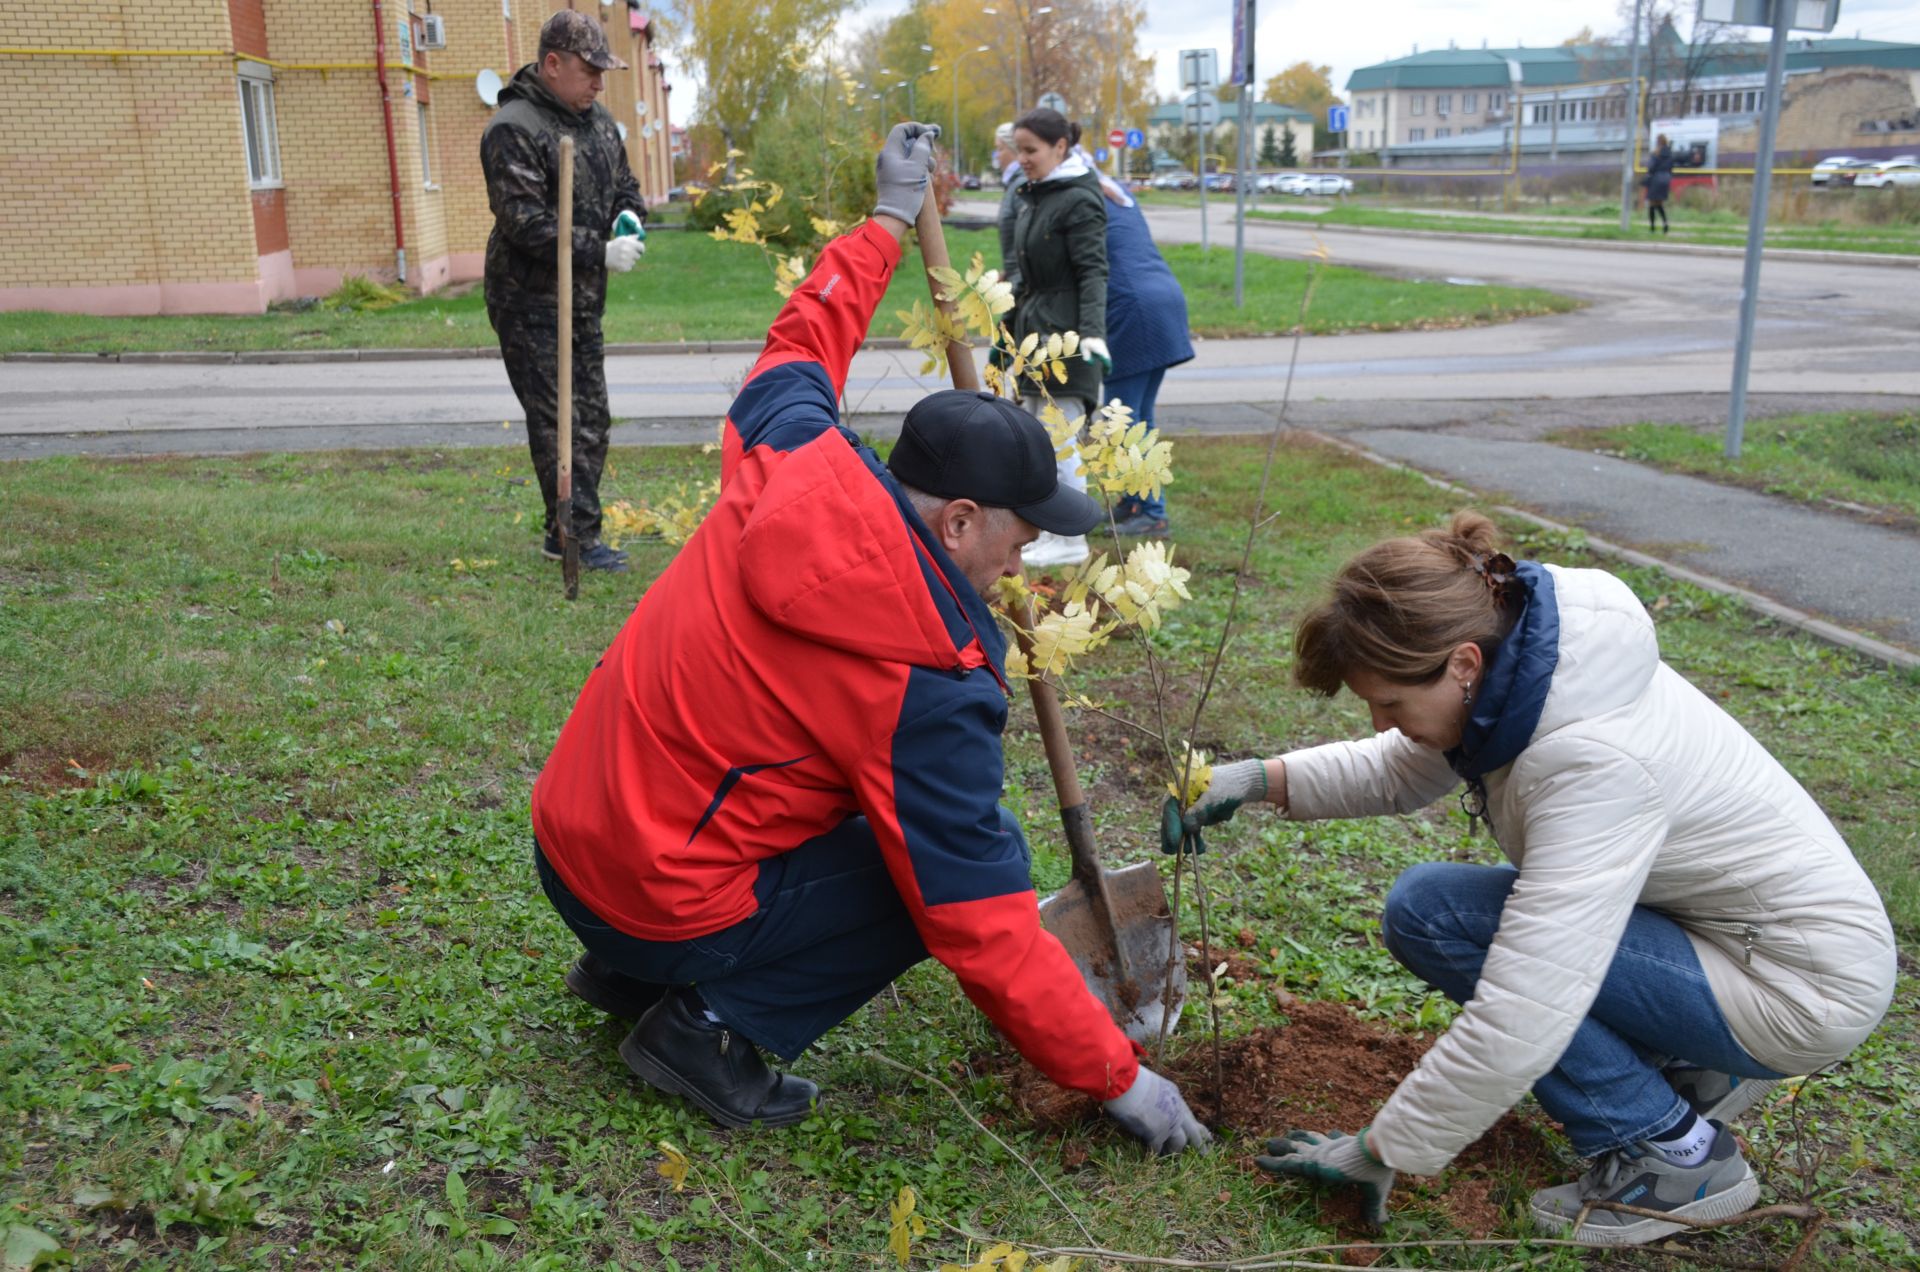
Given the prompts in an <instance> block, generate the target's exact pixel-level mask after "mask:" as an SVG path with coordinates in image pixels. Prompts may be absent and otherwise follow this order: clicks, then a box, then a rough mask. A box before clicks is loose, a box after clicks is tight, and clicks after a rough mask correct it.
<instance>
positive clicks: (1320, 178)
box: [1286, 172, 1353, 195]
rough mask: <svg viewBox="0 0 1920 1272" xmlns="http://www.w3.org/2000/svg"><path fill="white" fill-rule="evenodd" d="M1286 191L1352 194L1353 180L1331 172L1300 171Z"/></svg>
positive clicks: (1295, 192) (1289, 192) (1303, 193)
mask: <svg viewBox="0 0 1920 1272" xmlns="http://www.w3.org/2000/svg"><path fill="white" fill-rule="evenodd" d="M1286 192H1287V193H1288V194H1300V195H1307V194H1352V193H1353V182H1351V181H1349V180H1347V179H1346V178H1345V177H1341V176H1335V175H1334V174H1333V173H1331V172H1308V173H1302V174H1301V175H1300V177H1299V180H1298V182H1297V183H1295V184H1294V185H1292V186H1289V187H1288V189H1287V191H1286Z"/></svg>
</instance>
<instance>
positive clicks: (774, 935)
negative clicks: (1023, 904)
mask: <svg viewBox="0 0 1920 1272" xmlns="http://www.w3.org/2000/svg"><path fill="white" fill-rule="evenodd" d="M1000 823H1001V825H1002V826H1004V827H1006V828H1007V829H1008V830H1009V831H1010V832H1012V834H1013V835H1014V837H1015V839H1016V840H1018V841H1019V843H1020V846H1021V849H1022V850H1023V851H1025V850H1026V842H1027V841H1026V838H1025V836H1023V835H1022V834H1021V832H1020V825H1019V823H1018V822H1017V821H1016V820H1015V819H1014V816H1013V814H1012V813H1010V812H1008V811H1007V810H1006V809H1004V808H1003V809H1001V810H1000ZM534 861H535V863H536V865H537V866H538V868H539V871H540V885H541V887H542V888H544V889H545V890H546V894H547V899H548V900H549V901H551V902H552V903H553V908H554V909H556V910H558V911H559V912H560V917H561V919H563V920H564V921H565V922H566V925H567V926H568V927H569V928H572V929H573V934H574V935H575V936H577V937H579V938H580V943H581V944H582V945H584V946H586V947H587V951H588V952H589V953H591V954H592V955H593V956H594V957H595V958H597V959H599V960H600V961H601V962H602V963H605V964H606V965H607V966H608V967H610V968H612V969H613V970H615V971H617V972H619V973H620V974H622V975H624V976H630V977H632V978H634V979H635V980H640V981H646V982H648V983H650V984H655V985H694V986H697V987H698V988H699V991H700V997H701V998H703V999H705V1000H706V1003H707V1006H708V1007H709V1008H710V1009H711V1010H712V1011H713V1014H714V1015H716V1016H718V1017H720V1019H722V1020H724V1021H725V1022H726V1023H727V1024H728V1025H729V1026H731V1027H732V1028H734V1029H737V1030H739V1031H740V1032H741V1033H743V1034H745V1035H746V1036H747V1037H748V1038H750V1039H752V1040H753V1041H754V1042H755V1043H757V1044H758V1045H760V1046H761V1047H763V1048H765V1049H766V1050H768V1051H771V1052H773V1053H774V1054H775V1055H777V1056H779V1057H780V1058H781V1059H783V1060H792V1059H793V1058H794V1057H795V1056H797V1055H799V1054H800V1053H801V1052H802V1051H805V1050H806V1049H807V1048H808V1047H809V1046H811V1045H812V1044H813V1043H814V1042H815V1041H817V1040H818V1039H819V1038H820V1037H821V1035H823V1034H825V1033H826V1032H827V1031H828V1030H829V1029H832V1028H833V1027H834V1026H835V1025H837V1024H839V1023H840V1022H841V1021H843V1020H845V1019H846V1018H847V1017H849V1016H851V1015H852V1014H853V1013H854V1012H856V1011H858V1010H859V1009H860V1008H861V1007H862V1006H863V1005H864V1004H865V1003H866V1002H867V1001H868V1000H870V999H871V998H872V997H873V996H874V995H875V994H878V993H879V992H880V991H881V990H883V989H885V988H886V987H887V986H888V985H890V984H892V983H893V981H894V980H895V979H896V978H897V977H899V975H900V974H901V973H902V972H904V971H906V970H907V969H908V968H909V967H912V966H913V965H914V964H915V963H918V962H919V961H920V960H921V959H923V958H925V957H926V956H927V947H926V945H925V944H924V943H922V941H921V939H920V932H919V930H918V929H917V928H915V927H914V924H913V919H912V917H911V916H910V915H909V914H908V913H907V907H906V905H905V904H904V903H903V902H902V901H901V900H900V893H899V890H898V889H897V888H895V887H894V884H893V877H892V876H891V875H889V874H888V873H887V868H886V864H885V863H884V862H883V861H882V860H881V857H880V846H879V845H878V844H877V843H876V842H875V841H874V837H873V830H872V828H871V827H870V826H868V824H867V819H866V818H864V817H850V818H848V819H847V820H846V821H844V822H841V823H840V824H839V825H838V826H836V827H834V828H833V829H832V830H830V831H828V832H827V833H826V834H824V835H821V836H819V837H817V838H814V839H809V840H808V841H807V842H806V843H804V844H801V845H800V846H799V847H798V848H795V849H793V850H792V851H791V852H784V853H781V854H780V855H779V856H777V857H769V858H768V859H767V860H765V861H763V862H761V863H760V874H759V878H758V879H757V880H755V882H754V886H753V895H754V900H755V901H756V902H758V904H759V908H758V909H757V910H756V911H755V912H754V913H753V914H752V915H750V916H748V917H747V918H744V919H742V920H740V921H739V922H738V923H735V924H734V925H733V926H732V927H727V928H722V929H721V930H720V931H718V932H712V933H709V934H708V935H706V936H698V937H693V938H691V939H689V940H684V941H643V940H641V939H640V938H639V937H635V936H628V935H627V934H626V933H625V932H622V931H619V930H618V929H616V928H614V927H612V926H610V925H609V924H607V923H606V922H605V921H603V920H602V919H601V918H600V917H599V916H598V915H596V914H595V913H594V912H593V911H592V910H590V909H588V908H587V906H586V905H585V904H584V903H583V902H581V901H580V899H579V898H577V897H575V896H574V895H573V894H572V893H571V892H569V891H568V890H567V887H566V885H565V884H564V883H562V882H561V880H560V877H559V876H558V875H557V874H555V873H554V871H553V867H552V866H551V865H549V864H548V863H547V859H546V856H545V854H543V853H541V852H540V851H539V846H538V845H535V849H534Z"/></svg>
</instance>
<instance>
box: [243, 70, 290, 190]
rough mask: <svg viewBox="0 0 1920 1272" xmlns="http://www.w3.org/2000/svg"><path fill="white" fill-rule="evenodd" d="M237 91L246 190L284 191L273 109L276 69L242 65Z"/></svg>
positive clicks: (277, 121) (277, 131)
mask: <svg viewBox="0 0 1920 1272" xmlns="http://www.w3.org/2000/svg"><path fill="white" fill-rule="evenodd" d="M235 88H236V91H237V92H238V95H239V104H240V152H241V154H243V155H244V156H246V162H247V188H248V189H249V190H279V189H283V188H284V187H285V184H286V183H285V182H284V181H282V180H281V173H280V124H279V117H278V113H277V112H276V110H275V109H274V100H273V68H271V67H267V66H261V65H260V64H259V63H258V62H242V63H240V68H239V74H238V75H237V76H236V77H235ZM263 119H264V121H265V127H264V129H263V128H262V126H261V124H262V120H263Z"/></svg>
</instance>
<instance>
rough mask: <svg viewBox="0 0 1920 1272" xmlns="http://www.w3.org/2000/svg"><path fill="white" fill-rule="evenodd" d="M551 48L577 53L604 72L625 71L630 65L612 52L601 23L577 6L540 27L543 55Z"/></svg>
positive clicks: (555, 16) (564, 10) (561, 11)
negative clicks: (579, 9)
mask: <svg viewBox="0 0 1920 1272" xmlns="http://www.w3.org/2000/svg"><path fill="white" fill-rule="evenodd" d="M548 49H555V50H558V51H559V52H561V53H577V54H579V55H580V56H581V58H583V59H584V60H585V61H586V63H587V65H589V66H597V67H599V68H600V69H601V70H603V71H624V70H626V69H627V64H626V63H625V62H622V61H621V60H620V59H619V58H617V57H615V56H614V55H613V50H612V49H610V48H608V47H607V33H606V32H605V31H602V30H601V29H600V24H599V23H598V22H596V21H595V20H594V19H593V18H591V17H588V16H587V15H586V14H584V13H581V12H580V11H578V10H577V9H562V10H560V12H558V13H556V14H554V15H553V16H552V17H550V18H548V19H547V24H546V25H545V26H543V27H541V28H540V50H541V56H542V57H545V55H546V51H547V50H548Z"/></svg>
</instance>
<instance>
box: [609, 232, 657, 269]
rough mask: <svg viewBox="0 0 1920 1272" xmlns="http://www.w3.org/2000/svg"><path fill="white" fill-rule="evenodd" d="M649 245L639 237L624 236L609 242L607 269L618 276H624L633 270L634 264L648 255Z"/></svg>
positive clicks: (632, 235) (633, 235)
mask: <svg viewBox="0 0 1920 1272" xmlns="http://www.w3.org/2000/svg"><path fill="white" fill-rule="evenodd" d="M646 251H647V245H646V244H645V243H643V242H641V241H640V238H639V236H638V235H635V234H623V235H621V236H620V237H619V238H611V239H608V240H607V268H608V269H610V270H612V271H613V272H614V273H616V274H624V273H626V272H627V271H628V270H630V269H632V268H633V266H634V263H635V262H636V261H638V260H639V259H640V258H641V257H642V256H644V255H645V254H646Z"/></svg>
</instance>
